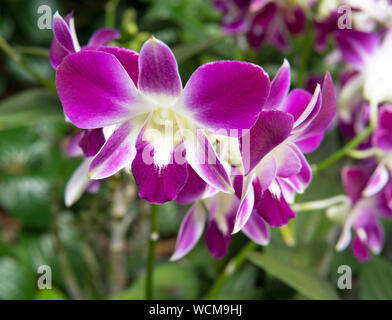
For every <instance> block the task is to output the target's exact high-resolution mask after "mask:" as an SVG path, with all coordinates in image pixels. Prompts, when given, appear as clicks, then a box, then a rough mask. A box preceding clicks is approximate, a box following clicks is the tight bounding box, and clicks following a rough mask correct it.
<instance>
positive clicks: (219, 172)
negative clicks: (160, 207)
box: [56, 38, 269, 203]
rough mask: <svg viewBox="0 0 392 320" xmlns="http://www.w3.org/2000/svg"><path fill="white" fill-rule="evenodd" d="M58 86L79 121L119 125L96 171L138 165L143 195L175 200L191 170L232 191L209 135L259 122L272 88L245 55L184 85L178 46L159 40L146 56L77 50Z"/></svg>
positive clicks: (211, 66)
mask: <svg viewBox="0 0 392 320" xmlns="http://www.w3.org/2000/svg"><path fill="white" fill-rule="evenodd" d="M56 85H57V90H58V94H59V97H60V100H61V102H62V105H63V108H64V112H65V114H66V116H67V117H68V118H69V120H70V121H71V122H72V123H73V124H74V125H76V126H77V127H79V128H82V129H96V128H104V127H107V126H111V125H115V126H116V127H117V129H116V130H115V131H114V133H113V134H112V135H111V136H110V138H109V139H108V140H107V142H106V143H105V145H104V146H103V147H102V149H101V150H100V151H99V153H98V154H97V155H96V156H95V158H94V159H93V160H92V162H91V165H90V169H89V170H90V177H91V178H92V179H103V178H106V177H109V176H111V175H113V174H114V173H116V172H118V171H119V170H121V169H123V168H125V167H129V166H131V164H132V173H133V176H134V178H135V181H136V184H137V185H138V186H139V196H140V197H142V198H144V199H146V200H147V201H149V202H152V203H164V202H166V201H170V200H173V199H175V198H176V197H177V195H178V194H179V192H180V191H181V189H182V188H183V186H184V185H185V183H186V181H187V179H188V174H189V173H188V171H189V170H188V169H189V168H192V169H193V170H194V171H195V172H196V173H197V175H198V176H200V177H201V178H202V179H203V180H204V181H205V182H207V183H208V184H209V185H211V186H212V187H214V188H216V189H218V190H221V191H223V192H232V185H231V181H230V177H229V174H228V172H227V170H226V169H225V167H224V166H223V165H222V163H221V161H220V159H219V157H218V156H217V155H216V153H215V151H214V149H213V146H212V145H211V142H210V141H209V139H208V137H207V135H206V134H207V132H209V133H214V132H222V131H224V132H226V135H232V134H233V135H237V136H240V135H241V132H242V130H249V129H250V128H251V127H252V126H253V124H254V123H255V122H256V120H257V118H258V117H259V114H260V111H261V109H262V107H263V105H264V103H265V101H266V99H267V96H268V93H269V77H268V75H267V74H266V73H265V72H264V70H263V69H262V68H261V67H259V66H256V65H254V64H251V63H245V62H240V61H218V62H212V63H207V64H205V65H203V66H201V67H199V68H198V69H197V70H196V71H195V72H194V73H193V75H192V76H191V78H190V79H189V81H188V83H187V84H186V86H185V88H184V89H183V88H182V84H181V79H180V76H179V73H178V67H177V62H176V59H175V57H174V55H173V53H172V51H171V50H170V49H169V47H168V46H167V45H166V44H164V43H163V42H161V41H160V40H157V39H155V38H152V39H150V40H148V41H147V42H146V43H145V44H144V45H143V47H142V49H141V52H140V55H138V54H137V53H136V52H134V51H132V50H127V49H123V48H114V47H102V48H98V49H96V50H94V51H91V50H82V51H80V52H77V53H74V54H71V55H69V56H67V57H66V58H64V60H63V62H62V63H61V64H60V66H59V67H58V69H57V73H56ZM232 131H235V132H234V133H232ZM184 153H185V158H184Z"/></svg>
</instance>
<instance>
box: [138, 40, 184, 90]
mask: <svg viewBox="0 0 392 320" xmlns="http://www.w3.org/2000/svg"><path fill="white" fill-rule="evenodd" d="M139 68H140V69H139V71H140V73H139V81H138V87H139V89H140V90H141V91H143V92H144V93H147V94H152V95H159V96H166V97H167V96H169V97H177V96H179V95H180V93H181V89H182V84H181V78H180V75H179V74H178V66H177V61H176V58H175V57H174V54H173V52H172V51H171V50H170V48H169V47H168V46H167V45H166V44H164V43H163V42H162V41H160V40H158V39H155V38H152V39H150V40H148V41H146V42H145V44H144V45H143V47H142V49H141V50H140V55H139Z"/></svg>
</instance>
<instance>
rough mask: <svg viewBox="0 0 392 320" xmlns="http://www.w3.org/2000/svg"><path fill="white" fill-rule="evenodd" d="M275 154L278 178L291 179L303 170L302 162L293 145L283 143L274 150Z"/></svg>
mask: <svg viewBox="0 0 392 320" xmlns="http://www.w3.org/2000/svg"><path fill="white" fill-rule="evenodd" d="M273 153H274V156H275V159H276V163H277V173H276V175H277V176H279V177H282V178H289V177H291V176H293V175H296V174H297V173H299V171H300V170H301V160H300V158H299V157H298V156H297V152H296V151H295V150H294V147H293V146H292V145H290V144H288V143H282V144H281V145H279V146H278V147H276V148H275V149H274V151H273Z"/></svg>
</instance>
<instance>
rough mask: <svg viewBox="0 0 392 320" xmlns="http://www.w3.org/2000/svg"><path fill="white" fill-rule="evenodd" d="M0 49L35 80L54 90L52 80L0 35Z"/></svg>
mask: <svg viewBox="0 0 392 320" xmlns="http://www.w3.org/2000/svg"><path fill="white" fill-rule="evenodd" d="M0 49H1V50H2V51H3V52H4V53H5V54H6V55H7V56H9V57H10V58H11V59H12V60H13V61H14V62H16V63H17V64H18V65H20V66H21V67H22V68H23V69H25V70H26V71H27V72H28V73H29V74H30V75H31V76H32V77H33V78H34V79H35V80H37V81H38V82H39V83H41V84H42V85H43V86H44V87H46V88H48V89H49V90H52V91H54V92H56V88H55V86H54V84H53V82H51V81H49V80H47V79H45V78H43V77H42V76H41V75H39V74H38V73H37V72H36V71H35V70H34V69H33V68H31V67H30V65H29V64H28V63H27V62H26V60H24V59H23V57H22V56H21V55H20V54H19V53H18V52H17V51H15V50H14V48H12V47H11V46H10V44H9V43H8V42H7V41H6V40H5V39H4V38H3V37H2V36H1V35H0Z"/></svg>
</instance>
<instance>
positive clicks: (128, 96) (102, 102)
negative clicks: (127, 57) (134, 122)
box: [56, 51, 138, 129]
mask: <svg viewBox="0 0 392 320" xmlns="http://www.w3.org/2000/svg"><path fill="white" fill-rule="evenodd" d="M56 85H57V91H58V94H59V97H60V100H61V102H62V104H63V108H64V112H65V114H66V115H67V116H68V118H69V119H70V121H71V122H72V123H73V124H74V125H76V126H77V127H79V128H83V129H94V128H103V127H106V126H110V125H112V124H116V123H120V122H123V121H125V120H127V119H129V118H130V117H131V116H132V114H133V113H132V112H133V110H135V107H136V105H137V104H138V93H137V89H136V87H135V85H134V84H133V82H132V80H131V78H130V77H129V75H128V73H127V72H126V71H125V69H124V68H123V66H122V65H121V64H120V62H119V61H118V60H117V59H116V58H115V57H114V56H113V55H111V54H108V53H106V52H100V51H80V52H78V53H75V54H72V55H69V56H67V57H66V58H65V59H64V60H63V62H62V63H61V65H60V66H59V68H58V69H57V73H56Z"/></svg>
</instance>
